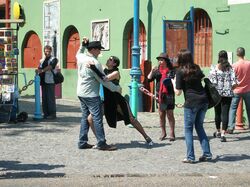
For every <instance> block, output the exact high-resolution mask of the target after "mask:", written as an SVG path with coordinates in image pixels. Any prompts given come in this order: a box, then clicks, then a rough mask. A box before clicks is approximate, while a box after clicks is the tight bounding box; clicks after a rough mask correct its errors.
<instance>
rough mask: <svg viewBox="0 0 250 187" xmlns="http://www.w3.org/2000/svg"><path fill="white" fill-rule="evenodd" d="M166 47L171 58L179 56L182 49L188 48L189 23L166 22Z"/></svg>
mask: <svg viewBox="0 0 250 187" xmlns="http://www.w3.org/2000/svg"><path fill="white" fill-rule="evenodd" d="M166 47H167V53H168V56H169V58H170V59H171V60H173V59H175V58H176V57H177V54H178V52H179V51H180V49H187V48H188V23H187V22H167V23H166Z"/></svg>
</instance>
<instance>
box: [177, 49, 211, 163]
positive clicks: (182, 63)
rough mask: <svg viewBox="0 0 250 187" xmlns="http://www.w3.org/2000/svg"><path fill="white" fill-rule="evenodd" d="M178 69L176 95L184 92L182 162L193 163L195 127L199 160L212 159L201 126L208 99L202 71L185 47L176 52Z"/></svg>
mask: <svg viewBox="0 0 250 187" xmlns="http://www.w3.org/2000/svg"><path fill="white" fill-rule="evenodd" d="M177 64H178V69H177V71H176V78H175V79H176V80H175V81H176V87H175V93H176V95H181V93H182V91H183V92H184V98H185V103H184V129H185V141H186V146H187V155H186V158H185V159H184V160H183V162H184V163H194V162H195V154H194V141H193V139H194V138H193V129H194V128H195V130H196V132H197V135H198V137H199V141H200V144H201V148H202V151H203V154H202V155H201V157H200V158H199V161H201V162H202V161H208V160H211V159H212V154H211V152H210V145H209V141H208V138H207V135H206V132H205V130H204V128H203V122H204V118H205V115H206V111H207V108H208V99H207V95H206V92H205V89H204V87H203V86H202V83H201V81H202V78H203V77H204V74H203V73H202V71H201V69H200V67H199V66H198V65H197V64H194V62H193V57H192V54H191V52H190V51H189V50H187V49H182V50H180V52H179V53H178V60H177Z"/></svg>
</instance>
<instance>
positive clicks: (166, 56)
mask: <svg viewBox="0 0 250 187" xmlns="http://www.w3.org/2000/svg"><path fill="white" fill-rule="evenodd" d="M160 58H163V59H165V60H168V59H169V58H168V54H167V53H161V54H160V55H159V56H158V57H156V59H157V60H159V59H160Z"/></svg>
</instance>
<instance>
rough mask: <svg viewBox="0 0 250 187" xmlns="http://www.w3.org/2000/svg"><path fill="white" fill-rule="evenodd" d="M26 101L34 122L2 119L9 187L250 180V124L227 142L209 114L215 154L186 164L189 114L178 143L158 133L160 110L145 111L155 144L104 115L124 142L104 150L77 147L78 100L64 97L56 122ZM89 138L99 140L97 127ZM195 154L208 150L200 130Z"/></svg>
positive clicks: (2, 180)
mask: <svg viewBox="0 0 250 187" xmlns="http://www.w3.org/2000/svg"><path fill="white" fill-rule="evenodd" d="M19 107H20V111H26V112H28V113H29V119H28V121H27V122H25V123H17V124H7V123H1V124H0V150H1V154H0V185H1V186H55V185H59V186H69V184H73V186H81V185H82V184H83V183H84V184H85V185H84V186H92V185H97V186H138V185H139V186H152V184H154V186H168V185H167V184H171V185H170V186H183V185H189V184H190V185H195V186H201V184H202V185H203V186H204V185H205V186H211V185H214V186H249V185H250V178H249V176H250V136H249V135H250V131H249V130H245V131H242V132H239V131H236V132H235V133H234V134H232V135H227V140H228V141H227V142H225V143H222V142H220V140H219V139H216V138H213V137H212V134H213V132H214V129H215V126H214V124H213V122H212V121H211V120H209V119H206V121H205V124H204V126H205V129H206V132H207V135H208V136H209V139H210V144H211V150H212V153H213V160H212V161H211V162H206V163H199V162H197V163H195V164H183V163H182V162H181V161H182V160H183V158H184V157H185V151H186V148H185V141H184V137H183V117H182V115H178V116H176V137H177V138H176V141H175V142H170V141H169V140H168V139H166V140H164V141H159V140H158V138H159V136H160V128H159V119H158V118H159V117H158V113H138V119H139V121H140V122H141V123H142V125H143V127H144V128H145V131H146V132H147V133H148V134H149V135H150V137H152V139H153V140H154V142H155V143H154V145H153V146H152V147H149V146H147V145H146V144H145V141H144V139H143V137H142V136H141V135H140V134H139V133H138V132H137V131H136V130H135V129H134V128H129V127H127V126H125V125H124V124H123V122H119V123H118V127H117V128H116V129H111V128H109V127H108V125H107V124H106V122H105V120H104V123H105V124H104V126H105V133H106V139H107V143H111V144H115V145H116V146H117V147H118V150H117V151H112V152H104V151H98V150H94V149H90V150H79V149H78V148H77V141H78V135H79V126H80V118H81V113H80V108H79V102H78V101H77V100H57V111H58V112H57V116H58V118H57V119H56V120H51V121H49V120H41V121H33V119H32V117H33V113H34V99H32V98H22V99H20V102H19ZM89 143H91V144H95V143H96V139H95V137H94V135H93V133H92V132H89ZM195 155H196V159H198V157H199V156H200V155H201V149H200V145H199V142H198V140H197V137H196V140H195ZM45 179H46V180H45ZM107 181H109V182H108V183H107ZM166 181H167V182H168V183H166ZM104 184H106V185H104Z"/></svg>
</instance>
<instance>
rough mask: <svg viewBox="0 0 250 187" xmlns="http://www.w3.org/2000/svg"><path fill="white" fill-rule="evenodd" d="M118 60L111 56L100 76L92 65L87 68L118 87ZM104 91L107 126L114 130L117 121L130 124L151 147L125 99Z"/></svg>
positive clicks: (150, 140)
mask: <svg viewBox="0 0 250 187" xmlns="http://www.w3.org/2000/svg"><path fill="white" fill-rule="evenodd" d="M119 65H120V60H119V58H117V57H116V56H111V57H110V58H109V59H108V60H107V63H106V66H107V68H105V69H104V73H105V75H104V74H102V73H101V72H100V71H99V70H98V69H97V68H96V67H95V65H94V64H89V67H90V68H91V69H92V70H93V71H94V72H95V73H96V74H97V75H98V76H99V77H101V78H102V79H103V80H105V81H111V82H112V83H114V84H115V85H119V81H120V72H119V69H118V66H119ZM103 89H104V115H105V118H106V121H107V123H108V125H109V126H110V127H112V128H116V125H117V121H121V120H123V121H124V123H125V125H128V124H131V125H132V126H133V127H134V128H136V130H138V131H139V132H140V133H141V135H142V136H143V137H144V139H145V140H146V142H147V144H148V145H153V141H152V139H151V138H150V137H149V136H148V135H147V134H146V133H145V131H144V129H143V127H142V125H141V124H140V122H139V121H138V120H137V119H136V118H135V117H134V116H133V114H132V112H131V109H130V106H129V104H128V102H127V101H126V99H125V98H124V97H123V96H122V95H121V94H119V93H118V92H117V93H116V92H111V91H109V90H108V89H106V88H105V87H103ZM89 123H90V125H91V124H92V119H91V116H89Z"/></svg>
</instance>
